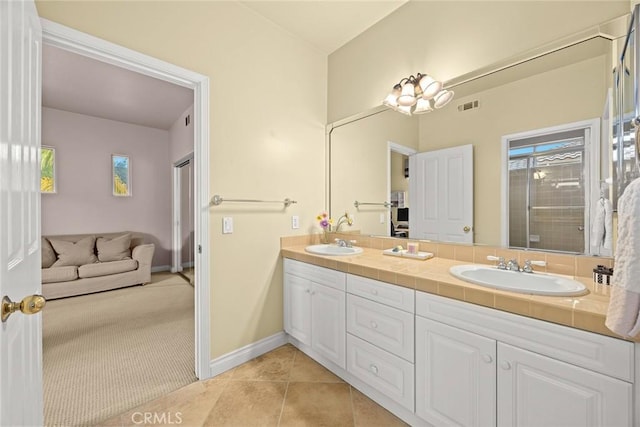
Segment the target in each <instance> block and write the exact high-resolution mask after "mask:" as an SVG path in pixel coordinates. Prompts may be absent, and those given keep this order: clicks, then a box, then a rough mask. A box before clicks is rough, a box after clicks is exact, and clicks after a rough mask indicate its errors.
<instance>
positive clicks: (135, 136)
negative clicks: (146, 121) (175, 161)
mask: <svg viewBox="0 0 640 427" xmlns="http://www.w3.org/2000/svg"><path fill="white" fill-rule="evenodd" d="M42 145H48V146H52V147H54V148H55V149H56V180H57V183H56V187H57V193H56V194H43V195H42V234H43V235H44V236H47V235H55V234H78V233H103V232H118V231H125V230H130V231H137V232H141V233H145V234H146V235H147V239H146V240H147V241H148V242H150V243H155V245H156V251H155V255H154V257H153V265H154V266H168V265H169V264H170V248H171V166H170V164H171V162H170V161H169V132H168V131H164V130H160V129H154V128H148V127H143V126H137V125H131V124H127V123H122V122H116V121H112V120H104V119H99V118H96V117H91V116H85V115H82V114H75V113H69V112H66V111H61V110H55V109H51V108H43V109H42ZM112 154H123V155H128V156H129V158H130V162H131V193H132V197H116V196H113V195H112V186H111V179H112V178H111V155H112Z"/></svg>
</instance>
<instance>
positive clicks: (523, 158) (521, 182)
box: [508, 130, 586, 253]
mask: <svg viewBox="0 0 640 427" xmlns="http://www.w3.org/2000/svg"><path fill="white" fill-rule="evenodd" d="M508 150H509V151H508V152H509V246H510V247H517V248H531V249H544V250H551V251H562V252H576V253H582V252H584V251H585V234H584V233H585V230H584V229H585V188H586V187H585V181H586V179H585V175H586V173H585V170H586V168H585V136H584V131H582V130H580V131H570V132H561V133H555V134H550V135H545V137H544V138H542V139H541V138H539V137H537V138H525V139H520V140H511V141H509V147H508Z"/></svg>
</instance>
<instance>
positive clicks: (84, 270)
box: [78, 259, 138, 279]
mask: <svg viewBox="0 0 640 427" xmlns="http://www.w3.org/2000/svg"><path fill="white" fill-rule="evenodd" d="M137 268H138V261H136V260H135V259H123V260H120V261H109V262H96V263H93V264H86V265H81V266H80V267H79V268H78V276H79V277H80V278H81V279H86V278H87V277H98V276H107V275H109V274H117V273H126V272H127V271H133V270H135V269H137Z"/></svg>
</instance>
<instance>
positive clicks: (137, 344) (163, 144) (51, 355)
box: [42, 22, 209, 425]
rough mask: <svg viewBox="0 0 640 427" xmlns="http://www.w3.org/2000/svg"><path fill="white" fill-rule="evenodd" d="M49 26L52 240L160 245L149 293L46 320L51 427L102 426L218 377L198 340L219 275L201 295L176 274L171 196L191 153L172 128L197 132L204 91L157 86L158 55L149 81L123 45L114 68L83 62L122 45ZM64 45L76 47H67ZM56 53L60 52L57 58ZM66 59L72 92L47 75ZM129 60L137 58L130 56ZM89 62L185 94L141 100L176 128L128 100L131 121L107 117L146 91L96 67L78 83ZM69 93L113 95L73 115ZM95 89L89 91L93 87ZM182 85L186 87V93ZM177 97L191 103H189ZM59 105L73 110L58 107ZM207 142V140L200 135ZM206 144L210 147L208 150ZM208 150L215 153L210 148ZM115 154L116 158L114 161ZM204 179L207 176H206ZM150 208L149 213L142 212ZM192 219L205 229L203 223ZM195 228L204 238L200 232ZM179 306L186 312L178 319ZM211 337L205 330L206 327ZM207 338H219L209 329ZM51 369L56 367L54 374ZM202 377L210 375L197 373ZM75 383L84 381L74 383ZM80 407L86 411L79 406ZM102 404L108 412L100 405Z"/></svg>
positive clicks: (76, 302)
mask: <svg viewBox="0 0 640 427" xmlns="http://www.w3.org/2000/svg"><path fill="white" fill-rule="evenodd" d="M50 24H51V25H50ZM43 29H44V39H45V43H44V46H43V50H44V51H46V52H45V53H43V132H42V141H43V145H47V146H53V147H55V148H56V150H55V153H56V160H55V164H54V168H55V174H54V175H53V177H54V178H55V180H56V184H57V185H56V187H55V188H56V191H55V192H54V193H53V194H48V195H43V197H42V234H43V236H47V235H48V234H55V235H60V234H71V233H74V234H78V233H88V234H96V233H98V234H99V233H103V232H108V231H115V232H119V231H134V232H138V233H141V234H142V235H143V237H144V239H145V242H147V243H154V245H155V250H156V252H155V254H154V261H153V266H152V274H151V281H150V283H149V284H147V285H145V286H133V287H127V288H123V289H116V290H109V291H105V292H99V293H91V294H88V295H82V296H75V297H70V298H63V299H58V300H52V301H50V302H49V304H48V309H49V310H48V312H47V313H45V314H44V317H43V319H44V321H43V323H44V325H43V348H44V359H45V360H44V373H43V374H44V375H43V376H44V382H45V409H46V411H47V416H46V419H45V421H46V424H47V425H49V424H51V425H58V424H59V425H87V424H97V423H99V422H100V421H101V420H103V419H106V418H109V417H111V416H113V415H115V414H117V413H119V412H122V411H124V410H126V409H130V408H131V407H133V406H137V405H138V404H140V403H143V402H145V401H147V400H149V399H152V398H154V397H157V396H159V395H162V394H166V393H167V392H168V391H171V390H174V389H177V388H179V387H181V386H183V385H185V384H188V383H189V382H193V381H195V380H197V379H198V378H197V377H198V376H201V377H202V378H206V377H207V376H208V373H207V372H208V371H207V370H204V371H203V370H202V366H203V363H202V360H203V359H205V358H206V360H207V366H208V359H209V357H208V348H209V345H208V340H206V342H202V340H198V338H196V339H194V337H199V336H197V335H196V331H197V330H198V328H197V326H196V325H197V324H198V322H201V323H200V325H202V323H203V322H202V320H203V319H205V321H204V323H205V324H208V311H207V312H206V313H204V314H203V312H202V310H200V313H198V302H200V301H202V300H201V299H199V296H198V294H199V293H200V295H202V292H203V290H206V289H208V278H207V281H206V282H207V283H206V286H203V287H202V288H201V289H200V292H198V291H196V290H195V289H194V286H192V285H190V284H189V282H188V281H187V280H185V279H184V278H183V277H181V276H179V275H177V274H172V273H171V272H170V271H169V270H170V265H171V256H172V243H171V221H172V220H171V214H172V204H171V192H170V191H169V192H168V191H167V187H169V186H170V183H171V165H172V163H173V160H172V156H173V155H175V156H176V157H173V159H175V158H179V157H181V156H183V154H182V153H180V152H179V150H175V149H172V147H174V146H175V144H172V143H171V140H172V138H173V137H174V136H175V135H172V134H175V133H179V132H172V128H174V129H173V130H174V131H175V129H178V128H182V127H184V123H185V120H184V119H185V116H187V115H188V116H189V123H190V124H192V123H193V122H194V121H195V115H196V114H198V112H199V111H201V110H200V109H199V108H198V107H197V103H198V95H197V94H198V93H199V91H201V87H200V86H199V85H198V84H197V83H193V84H194V87H195V88H196V89H195V93H194V89H193V88H189V87H187V88H185V87H182V86H178V85H175V84H172V83H171V82H167V81H163V80H162V79H160V80H158V79H154V78H153V77H151V76H149V75H148V74H149V70H152V71H153V66H151V67H149V66H148V64H149V62H148V59H149V58H144V60H145V61H146V62H145V66H146V69H145V70H146V72H145V74H147V75H144V76H143V75H142V74H140V73H136V71H135V70H131V68H135V66H136V64H137V63H138V62H140V61H136V58H135V57H136V56H137V55H138V56H139V54H135V53H131V52H124V53H122V48H120V50H121V51H120V52H118V49H115V48H114V51H111V53H110V54H111V57H110V59H109V62H111V63H112V64H106V63H105V62H101V61H98V60H95V59H90V58H88V57H87V56H84V55H85V54H86V52H89V53H90V54H91V56H92V57H93V58H95V57H98V58H100V57H101V55H102V54H104V52H102V53H100V49H103V50H104V49H107V50H108V49H111V48H113V46H106V47H105V46H104V45H102V43H99V44H100V46H99V47H97V48H95V47H92V46H91V43H92V42H93V43H95V40H93V41H92V40H89V42H87V41H86V40H83V41H82V42H83V43H88V44H89V46H87V45H84V46H82V49H79V48H78V46H75V45H74V43H70V44H68V40H69V39H74V38H75V37H76V36H77V34H79V33H77V32H75V31H73V30H70V29H66V28H64V27H58V26H57V25H56V24H53V23H47V22H43ZM61 33H67V34H66V35H67V36H69V34H71V36H69V37H66V38H64V43H61V42H60V40H61V38H59V37H57V36H59V35H60V34H61ZM80 38H81V37H80ZM47 41H49V43H47ZM105 43H106V42H105ZM60 44H65V46H62V48H61V46H60ZM79 44H81V43H79ZM55 50H57V51H55ZM78 51H82V52H81V53H82V54H78V53H79V52H78ZM51 52H54V53H53V54H51V55H50V53H51ZM114 52H115V53H114ZM56 55H61V56H65V55H66V56H67V57H69V58H72V59H71V61H72V63H73V66H72V67H70V69H68V70H67V71H62V72H59V73H58V74H59V75H60V76H61V78H62V83H61V82H60V81H58V82H57V83H53V84H51V81H48V80H47V79H49V77H52V76H51V75H50V74H49V73H48V72H49V71H53V70H54V67H55V65H53V64H60V63H62V62H63V61H55V60H52V59H51V56H56ZM127 55H130V57H128V58H127ZM120 56H124V57H125V58H124V59H126V61H125V62H127V64H128V65H127V68H128V69H124V68H122V67H120V66H118V64H117V63H118V60H117V59H118V58H120ZM114 57H115V58H116V60H114V59H113V58H114ZM132 58H133V59H132ZM58 59H59V58H58ZM87 61H92V62H94V63H97V64H94V65H98V66H101V67H110V68H111V70H110V73H115V74H117V75H118V76H119V77H123V75H124V74H130V75H133V74H139V75H138V76H137V77H140V76H142V77H144V78H145V79H151V80H157V81H156V82H154V83H153V84H154V85H156V86H155V90H153V91H152V92H154V93H155V94H156V95H157V94H158V93H159V92H161V91H160V90H159V89H158V87H159V86H158V82H160V83H161V85H164V86H166V87H173V88H172V89H169V90H174V92H173V95H170V96H165V101H163V102H158V100H157V99H156V100H155V102H154V101H153V99H154V98H153V96H139V97H138V98H139V99H142V100H143V101H144V100H145V99H146V100H147V101H149V100H151V103H152V104H153V108H154V109H153V111H147V116H153V117H152V119H153V120H161V117H164V118H165V120H167V121H166V122H165V124H162V125H158V124H157V122H156V123H144V122H139V121H137V119H136V120H134V116H135V114H134V113H133V112H132V110H127V108H126V106H125V104H126V102H124V103H122V98H120V99H119V101H120V104H119V105H118V107H117V108H110V109H109V108H107V110H111V113H113V114H116V115H117V114H120V116H115V117H114V116H111V117H109V116H106V114H105V113H104V112H99V111H97V110H98V109H99V108H98V104H100V102H99V100H100V99H103V100H104V99H108V100H111V101H114V100H115V101H116V102H117V100H118V97H117V95H121V94H125V95H126V94H127V93H129V92H131V91H132V90H131V89H132V88H137V89H139V88H140V87H141V85H144V84H143V83H140V81H137V82H135V83H131V82H127V81H126V80H124V79H120V78H119V79H117V80H118V86H117V87H114V86H109V84H108V82H107V80H108V77H106V76H107V75H108V74H109V73H106V74H103V73H102V72H96V71H95V70H93V71H87V70H86V69H84V72H80V76H79V77H77V78H72V76H73V75H75V74H73V73H77V72H78V71H80V70H82V67H81V64H80V63H83V62H87ZM114 62H115V63H116V64H115V65H113V63H114ZM132 64H133V65H132ZM162 66H165V65H164V64H161V65H160V68H162ZM176 68H177V67H176ZM175 71H176V70H174V69H172V70H171V72H175ZM178 71H179V70H178ZM171 72H167V71H165V72H164V75H166V76H171V74H172V73H171ZM98 76H99V78H98V83H97V84H96V83H95V81H94V82H93V84H90V81H91V78H92V77H98ZM169 80H170V79H169ZM181 81H182V82H183V83H184V82H185V81H189V79H188V78H183V79H182V80H181ZM65 84H66V85H67V87H68V85H69V84H71V85H72V86H73V85H75V87H76V88H81V89H83V90H81V92H83V94H88V93H94V92H92V91H91V89H90V88H91V87H93V88H94V89H95V88H96V87H97V88H99V89H100V90H102V97H94V98H92V99H90V100H88V101H86V100H85V102H84V104H82V103H81V104H82V105H81V106H82V107H83V108H84V109H83V110H76V111H74V108H72V104H73V102H71V98H73V96H72V95H71V94H70V93H69V92H68V91H67V92H66V93H65V92H64V91H62V88H64V87H65ZM85 84H86V85H87V86H83V85H85ZM51 88H53V89H54V91H53V92H51V91H48V90H49V89H51ZM176 88H178V89H180V90H179V91H175V89H176ZM71 90H73V87H72V88H71ZM134 92H135V91H134ZM207 92H208V90H207ZM176 93H181V94H183V95H184V94H186V96H182V97H181V96H178V95H176ZM76 94H77V93H76ZM207 96H208V93H207ZM178 98H181V99H185V98H186V99H187V100H188V102H189V103H188V104H187V105H186V106H185V104H181V105H178V106H176V105H172V106H171V105H169V104H172V102H168V101H173V100H175V99H178ZM194 98H195V105H194ZM60 100H62V101H66V102H67V103H66V104H64V103H59V102H60ZM167 100H168V101H167ZM194 107H195V108H194ZM145 108H147V107H141V106H140V105H139V104H138V105H136V108H134V109H135V113H140V112H143V111H144V110H145ZM169 108H174V111H177V114H175V113H174V114H173V117H171V115H170V114H163V113H165V112H167V111H166V110H167V109H169ZM176 108H177V110H175V109H176ZM159 109H160V110H161V111H159ZM147 110H148V108H147ZM166 123H168V125H167V124H166ZM174 125H175V126H174ZM207 126H208V124H207ZM207 134H208V132H207ZM191 135H192V137H191V140H190V141H189V144H188V145H186V144H185V145H181V147H188V148H187V150H188V151H187V152H190V153H193V154H192V161H193V163H194V164H195V163H196V162H197V161H198V159H199V156H200V155H202V141H200V144H199V145H196V144H194V141H196V139H195V138H194V137H193V131H191ZM201 135H202V133H201V134H200V137H201ZM201 139H202V138H201ZM92 142H93V143H92ZM206 143H207V144H208V141H207V142H206ZM206 152H207V154H206V156H208V148H207V149H206ZM113 154H117V155H121V156H127V157H128V159H129V167H130V175H129V177H130V180H129V181H128V184H129V194H128V195H127V196H125V197H118V196H116V195H115V194H113V193H112V181H113V180H114V179H115V175H112V172H113V171H112V169H111V156H112V155H113ZM105 157H108V160H107V161H106V162H104V158H105ZM70 161H71V163H70ZM71 165H73V166H75V169H76V170H77V169H79V170H82V171H83V176H77V175H76V176H74V175H73V173H72V172H73V171H72V169H74V168H73V167H72V166H71ZM105 165H107V166H106V167H105ZM105 170H106V173H105ZM200 174H203V172H202V169H201V170H200ZM200 176H202V175H200ZM200 176H198V177H194V178H193V179H192V180H191V184H192V187H197V184H196V181H197V180H198V179H199V178H200ZM206 176H208V169H207V170H206ZM93 180H95V182H94V181H93ZM105 181H106V183H105ZM206 181H208V178H207V179H206ZM105 187H106V190H105ZM200 188H202V186H201V187H200ZM105 191H107V192H108V195H107V197H106V198H107V199H110V200H109V202H110V203H111V204H112V206H109V207H107V206H106V205H102V206H100V205H99V204H98V203H97V201H98V194H99V193H104V192H105ZM191 200H192V203H197V201H198V200H199V199H198V197H196V196H194V197H192V199H191ZM60 201H64V202H66V207H65V209H66V210H60V209H58V208H59V207H60V206H56V204H57V205H60V204H61V203H59V202H60ZM140 203H141V205H138V204H140ZM114 209H115V211H114ZM190 210H191V212H197V211H198V210H197V209H195V207H191V209H190ZM61 212H62V213H61ZM56 218H57V219H56ZM193 222H197V219H195V220H194V221H193ZM194 228H195V230H196V232H197V230H198V227H197V226H195V227H194ZM203 228H207V227H203V225H202V224H200V228H199V229H200V231H202V230H203ZM207 234H208V233H207ZM201 245H203V246H204V247H205V248H208V237H207V239H206V241H205V240H201ZM193 263H194V264H196V263H197V261H196V260H194V261H193ZM204 288H206V289H204ZM207 292H208V290H207ZM204 300H205V301H208V298H206V297H205V298H204ZM70 306H73V309H70V308H69V307H70ZM114 307H115V310H114ZM176 307H179V308H180V309H179V310H176ZM200 330H201V331H202V330H203V328H202V327H200ZM109 331H111V332H109ZM204 331H205V333H206V334H207V335H208V328H206V329H204ZM136 334H137V335H136ZM110 337H111V338H110ZM86 339H89V341H86ZM83 340H84V341H83ZM199 341H200V342H199ZM168 343H170V344H171V345H168ZM203 349H204V351H203ZM203 353H204V354H205V357H204V358H203V357H202V354H203ZM194 355H195V357H194ZM158 356H161V358H163V359H164V360H165V362H166V363H165V366H164V368H163V367H161V365H157V364H154V363H152V360H155V359H158ZM51 367H54V369H53V370H52V369H49V368H51ZM198 370H199V371H200V373H199V374H196V372H197V371H198ZM82 372H87V373H91V372H94V373H95V372H105V373H109V372H111V375H93V374H87V375H85V374H82V375H78V373H82ZM154 377H155V378H154ZM62 379H65V381H62ZM70 380H74V381H75V380H77V381H76V383H75V384H71V383H70V382H69V381H70ZM65 390H66V391H65ZM69 393H72V395H69ZM47 395H48V397H49V399H48V398H47ZM51 397H54V398H55V399H51ZM54 400H57V402H54ZM69 403H73V405H75V406H73V407H72V406H69ZM96 403H99V404H100V406H96ZM78 405H80V406H78ZM123 405H124V406H123ZM132 405H133V406H132Z"/></svg>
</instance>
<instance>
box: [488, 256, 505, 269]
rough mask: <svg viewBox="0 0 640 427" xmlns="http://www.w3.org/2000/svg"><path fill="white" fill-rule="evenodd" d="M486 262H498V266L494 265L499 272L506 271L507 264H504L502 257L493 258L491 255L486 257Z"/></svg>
mask: <svg viewBox="0 0 640 427" xmlns="http://www.w3.org/2000/svg"><path fill="white" fill-rule="evenodd" d="M487 260H488V261H498V264H497V265H496V267H497V268H498V269H499V270H506V269H507V264H505V263H504V257H497V256H493V255H487Z"/></svg>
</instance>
